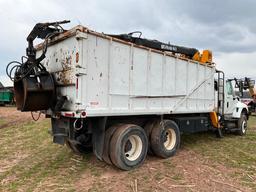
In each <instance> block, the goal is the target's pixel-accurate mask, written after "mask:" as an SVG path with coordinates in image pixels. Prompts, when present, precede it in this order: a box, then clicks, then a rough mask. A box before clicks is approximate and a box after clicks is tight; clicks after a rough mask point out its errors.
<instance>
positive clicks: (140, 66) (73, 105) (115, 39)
mask: <svg viewBox="0 0 256 192" xmlns="http://www.w3.org/2000/svg"><path fill="white" fill-rule="evenodd" d="M66 22H67V21H63V22H54V23H38V24H37V25H36V26H35V27H34V29H33V30H32V31H31V33H30V34H29V36H28V37H27V41H28V48H27V51H26V55H27V56H26V57H22V62H11V63H10V64H9V65H8V67H7V74H8V75H9V76H10V78H11V79H12V80H13V81H14V89H15V97H16V103H17V108H18V110H21V111H42V112H44V113H45V114H46V117H48V118H51V122H52V135H53V141H54V143H59V144H66V145H67V146H68V147H70V148H71V149H72V150H73V151H74V152H76V153H86V152H88V151H90V150H93V153H94V154H95V155H96V156H97V158H98V159H100V160H103V161H105V162H106V163H109V164H113V165H115V166H116V167H118V168H120V169H123V170H130V169H133V168H135V167H138V166H139V165H141V164H142V163H143V162H144V160H145V157H146V155H147V153H148V152H149V153H151V154H154V155H156V156H158V157H162V158H168V157H171V156H173V155H174V154H175V152H176V151H177V149H178V148H179V145H180V134H181V133H194V132H201V131H208V130H216V132H217V133H218V135H219V136H221V132H222V131H223V130H224V129H226V130H230V131H234V132H236V133H238V134H240V135H244V134H245V133H246V123H247V118H248V109H247V107H246V105H244V104H242V103H241V102H239V101H238V98H236V97H235V96H234V94H233V90H232V86H231V85H230V83H229V82H227V83H226V82H225V80H224V73H222V72H220V71H217V70H216V66H215V64H214V63H213V62H212V55H211V52H210V51H208V50H204V51H203V52H202V53H200V52H199V51H198V50H197V49H194V48H186V47H180V46H176V45H171V44H166V43H162V42H160V41H156V40H149V39H145V38H141V33H140V32H134V33H129V34H121V35H108V34H103V33H98V32H95V31H92V30H90V29H88V28H86V27H83V26H76V27H74V28H72V29H70V30H67V31H66V30H63V28H62V27H60V24H63V23H66ZM36 38H42V39H44V42H43V43H42V44H39V45H37V46H34V45H33V41H34V39H36ZM13 64H14V66H13ZM12 66H13V67H12Z"/></svg>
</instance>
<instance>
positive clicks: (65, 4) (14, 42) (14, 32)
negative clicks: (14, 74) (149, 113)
mask: <svg viewBox="0 0 256 192" xmlns="http://www.w3.org/2000/svg"><path fill="white" fill-rule="evenodd" d="M255 7H256V1H254V0H236V1H232V0H225V1H211V0H208V1H206V0H172V1H168V0H159V1H154V0H140V1H137V0H126V1H118V0H108V1H105V0H97V1H95V0H86V1H84V0H76V1H68V0H55V1H50V0H45V1H40V0H26V1H24V0H15V1H14V0H0V17H1V18H2V20H1V26H2V27H1V36H0V42H1V44H0V54H1V55H0V66H1V67H0V74H4V71H5V66H6V64H7V62H9V61H11V60H19V58H20V56H21V55H24V54H25V48H26V46H27V42H26V40H25V39H26V36H27V35H28V33H29V32H30V30H31V29H32V28H33V26H34V25H35V24H36V23H37V22H44V21H55V20H63V19H71V21H72V23H71V24H68V25H66V26H65V27H66V28H70V27H72V26H74V25H77V24H82V25H85V26H88V27H89V28H92V29H94V30H96V31H99V32H105V33H125V32H131V31H135V30H140V31H142V32H143V36H144V37H147V38H152V39H158V40H161V41H165V42H170V43H172V44H177V45H182V46H188V47H195V48H197V49H211V50H212V51H213V54H214V55H215V58H216V61H217V62H218V65H220V66H222V65H227V66H230V67H233V66H235V68H234V69H235V70H237V71H238V72H240V73H241V71H243V70H240V69H241V68H243V66H242V67H241V65H242V63H240V62H242V61H243V59H246V60H247V61H248V62H250V63H252V61H253V59H254V58H253V57H254V56H255V51H256V43H255V42H256V25H254V22H255V20H256V13H255ZM245 55H246V57H245ZM227 58H228V59H231V58H236V59H233V60H232V63H235V64H223V63H220V62H225V61H227ZM229 61H230V60H229ZM250 66H251V65H250ZM251 67H253V66H251ZM225 69H228V68H225ZM243 69H244V68H243ZM249 71H250V70H249ZM251 71H253V70H251ZM244 73H245V71H244Z"/></svg>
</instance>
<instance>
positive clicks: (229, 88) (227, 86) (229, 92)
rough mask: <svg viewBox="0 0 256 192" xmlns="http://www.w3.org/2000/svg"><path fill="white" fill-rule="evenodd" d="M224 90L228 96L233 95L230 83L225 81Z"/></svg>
mask: <svg viewBox="0 0 256 192" xmlns="http://www.w3.org/2000/svg"><path fill="white" fill-rule="evenodd" d="M226 89H227V94H228V95H233V86H232V84H231V81H227V83H226Z"/></svg>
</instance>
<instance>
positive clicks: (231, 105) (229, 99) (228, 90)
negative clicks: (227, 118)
mask: <svg viewBox="0 0 256 192" xmlns="http://www.w3.org/2000/svg"><path fill="white" fill-rule="evenodd" d="M225 95H226V99H225V106H224V113H225V114H232V113H233V111H234V110H235V107H236V103H237V102H238V100H237V99H236V97H235V93H234V90H233V86H232V83H231V81H227V82H226V87H225Z"/></svg>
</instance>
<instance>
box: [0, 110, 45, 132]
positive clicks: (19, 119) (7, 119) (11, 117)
mask: <svg viewBox="0 0 256 192" xmlns="http://www.w3.org/2000/svg"><path fill="white" fill-rule="evenodd" d="M38 115H39V113H34V117H35V118H37V117H38ZM0 119H1V120H3V121H4V123H2V124H0V129H2V128H6V127H9V126H13V125H17V124H20V123H24V122H29V121H33V119H32V116H31V113H30V112H20V111H18V110H17V109H16V107H0ZM42 119H44V115H43V114H41V117H40V119H39V120H42Z"/></svg>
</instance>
